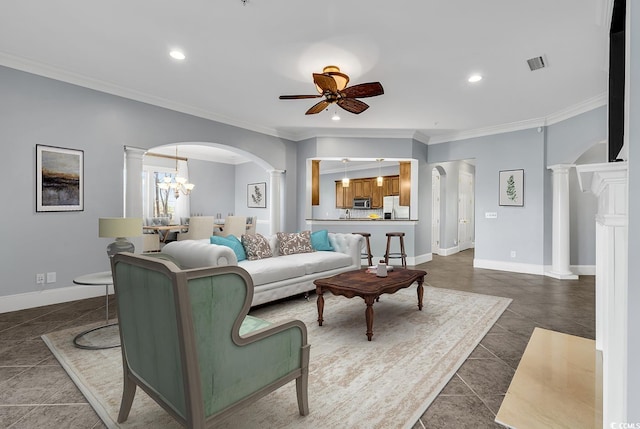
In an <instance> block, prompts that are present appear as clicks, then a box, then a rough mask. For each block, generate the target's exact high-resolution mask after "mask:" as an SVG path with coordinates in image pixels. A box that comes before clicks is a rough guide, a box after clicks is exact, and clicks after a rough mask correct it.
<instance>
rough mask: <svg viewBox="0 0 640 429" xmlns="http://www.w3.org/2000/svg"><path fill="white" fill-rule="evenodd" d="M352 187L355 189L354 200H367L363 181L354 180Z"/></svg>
mask: <svg viewBox="0 0 640 429" xmlns="http://www.w3.org/2000/svg"><path fill="white" fill-rule="evenodd" d="M350 185H351V186H352V187H353V198H365V194H364V180H363V179H353V180H352V181H351V184H350Z"/></svg>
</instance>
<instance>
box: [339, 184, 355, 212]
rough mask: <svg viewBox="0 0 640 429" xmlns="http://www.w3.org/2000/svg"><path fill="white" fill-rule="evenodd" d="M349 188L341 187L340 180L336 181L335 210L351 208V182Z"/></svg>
mask: <svg viewBox="0 0 640 429" xmlns="http://www.w3.org/2000/svg"><path fill="white" fill-rule="evenodd" d="M349 185H350V186H348V187H344V186H342V180H336V208H337V209H350V208H352V207H353V197H352V194H353V191H352V189H353V180H351V181H350V183H349Z"/></svg>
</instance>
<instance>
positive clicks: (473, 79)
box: [467, 74, 482, 83]
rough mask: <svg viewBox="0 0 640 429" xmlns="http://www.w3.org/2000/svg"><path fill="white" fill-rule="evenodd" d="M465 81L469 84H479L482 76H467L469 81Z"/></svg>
mask: <svg viewBox="0 0 640 429" xmlns="http://www.w3.org/2000/svg"><path fill="white" fill-rule="evenodd" d="M467 80H468V81H469V82H470V83H476V82H480V81H481V80H482V76H480V75H479V74H472V75H471V76H469V79H467Z"/></svg>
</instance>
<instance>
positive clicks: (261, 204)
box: [247, 182, 267, 208]
mask: <svg viewBox="0 0 640 429" xmlns="http://www.w3.org/2000/svg"><path fill="white" fill-rule="evenodd" d="M247 207H257V208H266V207H267V183H266V182H260V183H249V184H248V185H247Z"/></svg>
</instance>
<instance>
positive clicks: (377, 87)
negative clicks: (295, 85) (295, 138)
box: [280, 66, 384, 116]
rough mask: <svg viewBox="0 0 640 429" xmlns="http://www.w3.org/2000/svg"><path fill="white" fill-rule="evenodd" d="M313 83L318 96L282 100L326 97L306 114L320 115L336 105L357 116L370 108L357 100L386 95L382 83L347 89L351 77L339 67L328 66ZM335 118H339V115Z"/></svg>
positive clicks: (283, 96)
mask: <svg viewBox="0 0 640 429" xmlns="http://www.w3.org/2000/svg"><path fill="white" fill-rule="evenodd" d="M313 82H314V83H315V85H316V90H317V91H318V95H281V96H280V100H299V99H305V98H320V97H324V98H325V99H324V100H322V101H320V102H318V103H316V104H315V105H313V106H311V108H310V109H309V110H307V112H306V113H305V114H306V115H313V114H316V113H320V112H322V111H323V110H325V109H327V107H329V106H330V105H331V104H333V103H336V104H337V105H338V106H340V107H341V108H343V109H344V110H346V111H347V112H351V113H355V114H356V115H357V114H360V113H362V112H364V111H365V110H367V109H368V108H369V105H368V104H366V103H364V102H362V101H360V100H357V98H366V97H375V96H378V95H382V94H384V89H383V88H382V84H381V83H380V82H369V83H361V84H359V85H354V86H350V87H347V84H348V83H349V76H347V75H346V74H344V73H342V72H341V71H340V68H338V67H337V66H326V67H325V68H324V69H323V70H322V73H313ZM334 116H337V114H336V115H334Z"/></svg>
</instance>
